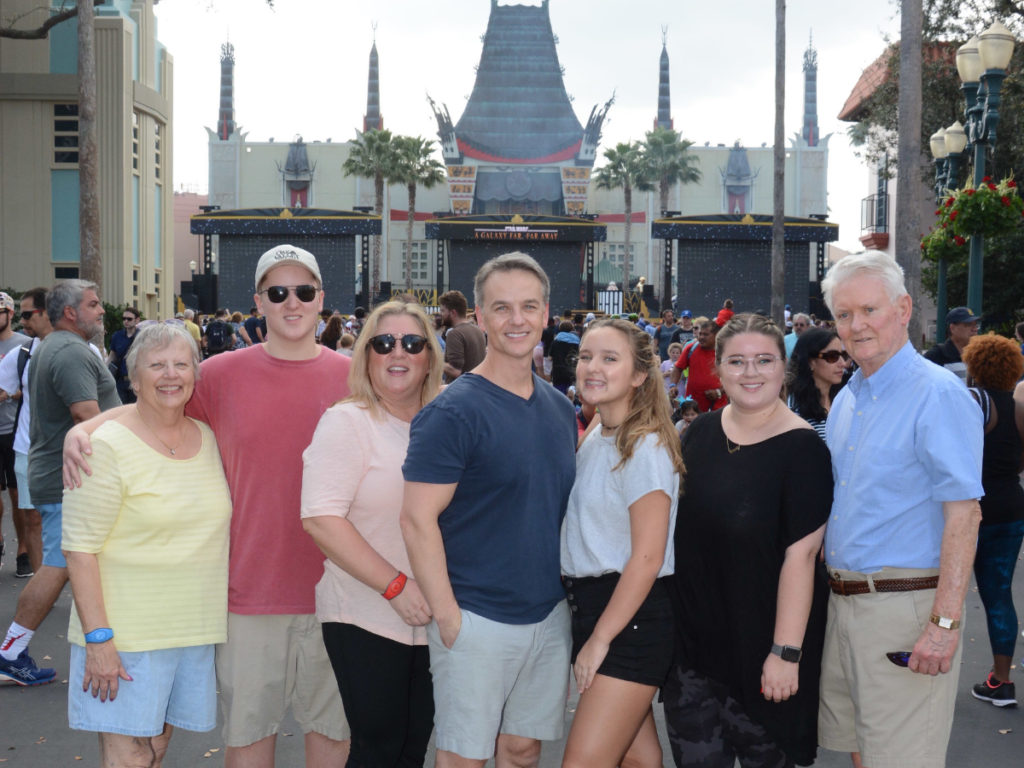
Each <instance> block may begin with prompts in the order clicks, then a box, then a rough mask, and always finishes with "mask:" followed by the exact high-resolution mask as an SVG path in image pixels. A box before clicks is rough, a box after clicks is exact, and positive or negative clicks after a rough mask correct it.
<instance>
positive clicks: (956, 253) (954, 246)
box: [921, 224, 970, 262]
mask: <svg viewBox="0 0 1024 768" xmlns="http://www.w3.org/2000/svg"><path fill="white" fill-rule="evenodd" d="M969 242H970V238H969V237H963V236H962V235H954V234H953V233H952V232H950V230H949V228H948V227H945V228H944V227H942V226H941V225H940V224H936V225H935V227H934V228H933V229H932V231H931V232H929V233H928V234H927V235H925V236H924V237H923V238H921V255H922V256H924V257H925V258H926V259H927V260H928V261H932V262H939V261H941V260H943V259H946V260H947V261H948V262H954V261H957V260H959V259H961V258H964V257H966V256H967V252H968V243H969Z"/></svg>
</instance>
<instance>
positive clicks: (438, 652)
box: [402, 253, 577, 768]
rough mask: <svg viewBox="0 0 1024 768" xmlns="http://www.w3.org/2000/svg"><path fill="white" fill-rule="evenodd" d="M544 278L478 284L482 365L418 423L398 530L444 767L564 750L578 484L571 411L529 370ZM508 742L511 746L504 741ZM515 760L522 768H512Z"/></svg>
mask: <svg viewBox="0 0 1024 768" xmlns="http://www.w3.org/2000/svg"><path fill="white" fill-rule="evenodd" d="M548 292H549V282H548V277H547V275H546V274H545V273H544V270H543V269H541V267H540V265H539V264H537V262H536V261H534V260H533V259H532V258H530V257H529V256H527V255H525V254H522V253H510V254H506V255H504V256H500V257H498V258H496V259H492V260H491V261H489V262H487V263H486V264H484V266H483V267H481V268H480V271H479V272H478V273H477V276H476V282H475V285H474V294H475V296H474V298H475V303H476V317H477V321H478V323H479V325H480V328H481V330H483V331H484V332H486V333H487V339H488V348H487V356H486V357H485V358H484V361H483V363H481V364H480V365H479V366H478V367H477V368H476V369H475V370H474V371H473V372H472V373H467V374H463V375H462V376H460V377H459V378H458V379H456V380H455V382H454V383H453V384H452V385H451V386H449V387H448V388H447V389H446V390H445V391H444V393H443V394H442V395H441V396H439V397H438V398H436V399H435V400H434V401H433V402H431V403H430V404H428V405H427V406H426V407H424V408H423V410H421V411H420V412H419V414H418V415H417V416H416V418H415V419H413V422H412V427H411V432H410V442H409V452H408V456H407V458H406V461H405V464H404V466H403V467H402V470H403V473H404V475H405V481H406V483H405V501H404V503H403V505H402V532H403V535H404V537H405V543H406V547H407V548H408V550H409V559H410V562H411V563H412V569H413V573H414V576H415V577H416V580H417V583H418V585H419V587H420V590H421V591H422V592H423V595H424V597H426V599H427V602H428V604H429V605H430V609H431V612H432V613H433V617H434V622H433V623H431V624H430V625H428V627H427V639H428V643H429V646H430V666H431V673H432V675H433V680H434V702H435V717H434V723H435V727H436V739H437V749H438V753H437V764H438V766H442V768H443V767H444V766H450V765H453V764H454V763H455V762H456V760H455V759H454V756H455V755H457V756H458V757H461V758H463V759H465V760H473V761H479V764H480V765H483V762H484V761H486V760H488V759H489V758H490V757H492V756H493V755H494V753H495V739H496V738H497V750H498V752H499V755H500V756H499V759H498V763H499V765H500V764H505V765H509V764H516V765H519V764H524V760H525V762H526V763H527V764H528V763H530V762H532V763H533V764H534V765H535V764H536V762H537V761H538V760H539V759H540V740H541V739H547V740H553V739H559V738H561V737H562V732H563V723H564V714H565V701H566V697H567V694H568V683H569V675H568V672H569V656H570V652H571V645H572V640H571V632H570V620H569V611H568V608H567V606H566V604H565V592H564V591H563V589H562V584H561V572H560V568H559V531H560V529H561V525H562V518H563V517H564V516H565V509H566V505H567V503H568V501H569V492H570V491H571V490H572V485H573V481H574V480H575V477H576V456H575V449H576V434H577V432H576V416H575V413H574V411H573V408H572V404H571V403H570V402H569V401H568V400H567V399H566V398H565V396H564V395H562V394H561V393H559V392H558V391H557V390H555V389H554V388H553V387H552V386H550V385H549V384H548V383H547V382H545V381H544V380H543V379H540V378H538V377H537V376H535V375H534V374H533V373H532V371H531V363H532V360H533V350H534V347H536V346H537V343H538V342H539V341H540V337H541V332H542V331H543V329H544V326H545V323H546V320H547V315H548ZM499 734H500V735H499ZM512 756H515V758H516V759H515V761H514V762H513V760H512Z"/></svg>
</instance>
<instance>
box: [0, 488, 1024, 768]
mask: <svg viewBox="0 0 1024 768" xmlns="http://www.w3.org/2000/svg"><path fill="white" fill-rule="evenodd" d="M2 496H3V501H4V505H5V508H6V514H4V517H3V534H4V537H5V539H6V541H7V555H5V557H4V561H3V568H2V569H0V637H2V634H3V633H6V631H7V627H8V626H9V624H10V622H11V620H12V619H13V618H14V611H15V608H16V606H17V601H18V595H19V594H20V592H21V590H22V588H23V587H24V586H25V584H26V583H27V581H28V580H27V579H16V578H15V577H14V569H15V562H14V558H15V549H16V546H17V545H16V540H15V536H14V525H13V523H12V521H11V516H10V501H9V499H8V498H7V494H6V493H4V494H2ZM1014 596H1015V602H1016V605H1017V610H1018V613H1019V614H1020V616H1021V618H1022V620H1024V567H1019V568H1018V569H1017V572H1016V575H1015V578H1014ZM70 612H71V590H70V587H68V588H66V589H65V590H64V592H63V594H62V595H61V597H60V599H59V600H58V601H57V604H56V606H55V607H54V609H53V611H51V613H50V615H49V616H48V617H47V619H46V620H45V621H44V622H43V624H42V626H41V627H40V628H39V630H38V631H37V632H36V635H35V637H34V638H33V639H32V645H31V647H30V652H31V654H32V655H33V657H34V658H35V659H36V662H37V663H38V664H39V665H40V666H47V667H55V668H56V669H57V672H58V674H57V680H56V681H55V682H54V683H52V684H50V685H44V686H38V687H34V688H23V687H20V686H15V685H11V684H3V685H0V766H2V768H65V767H67V768H71V767H72V766H83V767H84V766H95V765H98V763H99V753H98V749H97V738H96V736H95V735H94V734H91V733H84V732H81V731H72V730H71V729H70V728H68V724H67V723H68V719H67V685H66V683H65V682H64V681H66V680H67V677H68V674H67V673H68V660H69V656H70V649H69V646H68V642H67V640H66V639H65V638H66V635H67V629H68V617H69V616H70ZM965 626H966V629H965V633H964V653H963V662H962V665H961V669H960V689H959V693H958V697H957V704H956V716H955V720H954V723H953V736H952V739H951V741H950V745H949V752H948V759H947V765H948V766H949V768H964V767H967V768H974V766H977V767H978V768H993V767H995V766H1014V765H1018V766H1019V765H1022V764H1024V757H1022V755H1024V712H1022V710H1021V709H997V708H996V707H993V706H992V705H990V704H987V703H985V702H981V701H978V700H976V699H974V698H973V697H972V696H971V687H972V686H973V685H974V684H975V683H978V682H981V681H982V680H984V679H985V676H986V675H987V674H988V671H989V668H990V665H991V655H990V649H989V644H988V632H987V630H986V627H985V620H984V611H983V610H982V606H981V600H980V599H979V598H978V594H977V591H976V590H975V588H974V586H973V583H972V587H971V591H970V592H969V594H968V596H967V611H966V625H965ZM1022 654H1024V642H1020V641H1019V642H1018V643H1017V656H1016V659H1017V666H1018V669H1017V670H1016V671H1015V674H1016V673H1019V672H1021V671H1022V670H1021V669H1020V667H1021V663H1022V662H1021V655H1022ZM253 674H259V671H258V670H253ZM1016 676H1017V678H1018V680H1019V681H1020V682H1022V683H1024V676H1022V675H1019V674H1017V675H1016ZM1020 696H1022V697H1024V687H1022V690H1021V693H1020ZM575 710H576V697H575V696H573V697H572V698H571V699H570V700H569V702H568V705H567V707H566V732H567V733H568V726H569V724H570V723H571V721H572V716H573V712H575ZM655 719H656V720H657V723H658V732H659V734H660V736H661V741H662V749H663V750H664V754H665V765H666V766H671V765H672V757H671V752H670V751H669V747H668V742H667V740H666V738H665V723H664V718H663V716H662V711H661V707H660V706H659V705H657V704H655ZM1004 730H1005V731H1008V733H1005V734H1004V733H1001V731H1004ZM564 748H565V742H564V741H562V742H557V743H555V742H548V743H546V744H545V745H544V750H543V753H542V757H541V766H543V768H555V767H556V766H559V765H560V764H561V759H562V751H563V750H564ZM433 762H434V756H433V743H431V750H430V753H429V754H428V756H427V765H433ZM223 764H224V743H223V741H222V739H221V735H220V727H219V726H218V728H217V730H214V731H211V732H209V733H190V732H188V731H183V730H180V729H179V730H177V731H176V732H175V734H174V737H173V738H172V739H171V745H170V749H169V750H168V754H167V757H166V759H165V760H164V766H165V768H219V767H220V766H223ZM304 764H305V763H304V760H303V749H302V733H301V731H300V729H299V727H298V726H297V725H296V723H295V721H294V720H292V719H291V717H290V716H289V717H288V719H287V720H286V722H285V723H284V726H283V728H282V731H281V734H280V735H279V737H278V740H277V766H279V768H302V766H304ZM490 765H493V761H492V763H490ZM814 765H815V768H848V766H850V760H849V757H848V756H846V755H844V754H840V753H837V752H829V751H828V750H824V749H822V750H819V753H818V760H817V762H815V763H814ZM339 768H340V767H339Z"/></svg>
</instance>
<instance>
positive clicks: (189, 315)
mask: <svg viewBox="0 0 1024 768" xmlns="http://www.w3.org/2000/svg"><path fill="white" fill-rule="evenodd" d="M195 316H196V313H195V312H194V311H193V310H191V309H186V310H185V319H186V320H191V319H192V318H193V317H195Z"/></svg>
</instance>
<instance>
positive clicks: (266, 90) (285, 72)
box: [156, 0, 899, 250]
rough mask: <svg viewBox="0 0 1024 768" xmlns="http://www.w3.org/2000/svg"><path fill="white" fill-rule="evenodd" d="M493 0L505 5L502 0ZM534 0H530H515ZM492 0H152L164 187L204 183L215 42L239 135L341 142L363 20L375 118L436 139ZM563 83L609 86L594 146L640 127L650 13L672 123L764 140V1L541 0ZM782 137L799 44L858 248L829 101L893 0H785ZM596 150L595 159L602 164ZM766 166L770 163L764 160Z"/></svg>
mask: <svg viewBox="0 0 1024 768" xmlns="http://www.w3.org/2000/svg"><path fill="white" fill-rule="evenodd" d="M500 4H501V5H506V4H510V3H507V2H506V0H500ZM523 4H525V5H539V4H540V0H524V3H523ZM490 5H491V0H376V2H368V1H367V0H275V2H274V9H273V10H271V9H270V8H268V7H267V6H266V4H265V3H264V2H263V1H262V0H164V2H162V3H160V4H159V5H157V6H156V15H157V18H158V33H159V38H160V40H161V42H163V43H164V45H166V46H167V48H168V49H169V51H170V53H171V54H172V56H173V57H174V154H173V158H174V185H175V188H178V187H179V185H180V184H185V185H186V187H191V188H198V189H199V190H200V191H203V192H205V191H206V187H207V147H208V140H207V134H206V131H205V130H203V128H204V126H206V127H210V128H216V122H217V107H218V103H219V90H220V65H219V56H220V46H221V44H222V43H223V42H224V41H225V40H227V39H230V41H231V43H232V44H233V45H234V47H235V119H236V122H237V123H238V124H239V125H240V126H241V129H242V130H243V131H244V132H248V138H249V140H250V141H266V140H267V139H268V138H270V137H274V138H275V139H276V140H277V141H290V140H291V138H292V137H293V136H294V135H295V134H301V135H302V137H303V139H304V140H305V141H307V142H308V141H313V140H316V139H319V140H324V139H327V138H333V139H334V140H335V141H347V140H350V139H352V138H354V137H355V135H356V134H355V132H356V129H357V128H361V127H362V121H363V114H364V112H365V111H366V83H367V70H368V64H369V52H370V46H371V45H372V43H373V36H374V31H373V28H372V26H373V24H374V23H376V25H377V30H376V41H377V51H378V53H379V55H380V100H381V113H382V115H383V117H384V125H385V127H386V128H389V129H391V130H392V131H394V132H397V133H400V134H408V135H421V136H423V137H425V138H430V139H436V133H437V124H436V122H435V120H434V117H433V114H432V113H431V111H430V107H429V105H428V104H427V101H426V95H427V93H428V92H429V93H430V95H431V96H432V97H433V98H434V100H435V101H436V102H438V103H439V104H440V103H441V102H445V103H447V105H448V108H449V110H450V111H451V114H452V118H453V120H455V121H456V122H458V119H459V116H460V115H461V114H462V111H463V108H464V106H465V103H466V102H465V99H466V97H468V95H469V93H470V92H471V91H472V89H473V81H474V78H475V72H474V69H473V67H474V65H475V64H477V63H478V62H479V60H480V51H481V48H482V43H481V41H480V36H481V35H482V34H483V33H484V32H485V30H486V28H487V19H488V16H489V13H490ZM550 14H551V24H552V28H553V30H554V32H555V34H556V35H557V36H558V38H559V45H558V55H559V61H560V63H561V64H562V66H563V67H564V68H565V87H566V91H567V92H568V93H569V94H570V95H571V96H573V97H574V102H573V106H574V108H575V110H576V114H577V117H578V118H579V119H580V122H581V123H585V122H586V119H587V116H588V115H589V114H590V109H591V107H592V106H593V105H595V104H604V102H605V101H607V100H608V98H609V97H610V96H611V94H612V92H613V91H614V92H615V94H616V100H615V104H614V106H613V107H612V109H611V112H610V113H609V117H608V119H607V120H606V121H605V124H604V131H603V132H604V137H603V139H602V147H609V146H613V145H615V144H616V143H617V142H620V141H628V140H639V139H642V138H643V135H644V132H645V131H648V130H650V128H651V126H652V121H653V120H654V117H655V115H656V112H657V103H658V65H659V59H660V56H661V34H662V33H661V27H662V26H663V25H667V26H668V53H669V58H670V63H671V88H672V114H673V118H674V120H675V128H676V130H678V131H680V132H681V133H682V135H683V136H684V137H685V138H687V139H690V140H692V141H694V142H695V143H696V144H698V145H703V144H704V143H705V142H711V144H712V145H715V144H727V145H731V144H732V143H733V142H734V141H736V140H737V139H739V140H740V141H741V143H742V144H744V145H746V146H754V147H759V146H760V145H761V143H762V142H767V143H768V144H769V146H770V145H771V143H772V137H773V135H774V114H775V108H774V82H775V74H774V70H775V34H774V28H775V3H774V2H773V0H729V1H728V2H722V0H698V1H695V0H550ZM786 30H787V41H786V42H787V45H786V48H787V49H786V136H787V142H788V139H789V137H791V136H792V135H793V133H794V132H796V131H799V130H800V128H801V126H802V122H803V72H802V69H801V66H802V60H803V53H804V51H805V50H806V48H807V43H808V38H809V36H810V35H811V34H812V33H813V37H814V46H815V48H816V49H817V50H818V122H819V125H820V128H821V135H822V136H825V135H827V134H829V133H833V134H834V135H833V136H832V138H831V140H830V143H829V180H828V182H829V183H828V188H829V209H830V210H829V218H830V220H831V221H836V222H838V223H839V242H838V245H839V246H840V247H843V248H846V249H848V250H850V249H853V250H860V248H861V246H860V243H859V241H858V237H859V235H860V200H861V199H862V198H864V197H866V196H867V195H868V194H870V192H871V190H869V189H868V176H867V169H866V166H865V165H864V162H863V160H861V159H860V158H857V157H856V156H855V154H854V149H853V148H851V147H850V145H849V142H848V140H847V137H846V130H847V128H848V127H849V124H847V123H842V122H840V121H839V120H838V119H837V118H836V115H838V113H839V111H840V109H841V108H842V105H843V103H844V102H845V101H846V98H847V97H848V96H849V94H850V91H851V90H852V89H853V86H854V85H855V83H856V82H857V79H858V78H859V77H860V74H861V72H862V71H863V70H864V68H865V67H867V66H868V65H869V64H870V63H871V62H872V61H874V60H875V59H876V58H877V57H878V56H879V55H880V54H881V52H882V50H883V48H884V45H885V43H884V40H883V36H884V35H885V34H889V35H891V36H893V37H894V38H896V37H898V33H899V17H898V14H897V6H896V5H895V3H894V2H893V0H857V1H856V2H838V1H837V0H789V2H788V3H787V16H786ZM600 164H601V160H600V159H599V160H598V166H600ZM766 170H767V169H766Z"/></svg>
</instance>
